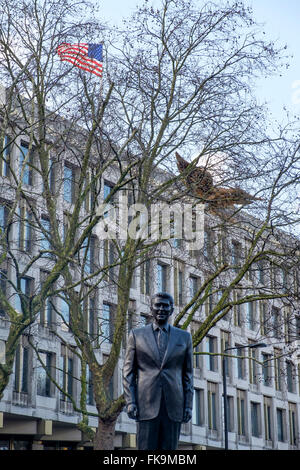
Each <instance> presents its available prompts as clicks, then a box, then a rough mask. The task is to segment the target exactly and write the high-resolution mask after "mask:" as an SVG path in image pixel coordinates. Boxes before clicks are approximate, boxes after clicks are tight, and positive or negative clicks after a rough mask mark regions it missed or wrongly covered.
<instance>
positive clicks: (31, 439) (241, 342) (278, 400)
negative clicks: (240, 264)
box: [0, 137, 300, 449]
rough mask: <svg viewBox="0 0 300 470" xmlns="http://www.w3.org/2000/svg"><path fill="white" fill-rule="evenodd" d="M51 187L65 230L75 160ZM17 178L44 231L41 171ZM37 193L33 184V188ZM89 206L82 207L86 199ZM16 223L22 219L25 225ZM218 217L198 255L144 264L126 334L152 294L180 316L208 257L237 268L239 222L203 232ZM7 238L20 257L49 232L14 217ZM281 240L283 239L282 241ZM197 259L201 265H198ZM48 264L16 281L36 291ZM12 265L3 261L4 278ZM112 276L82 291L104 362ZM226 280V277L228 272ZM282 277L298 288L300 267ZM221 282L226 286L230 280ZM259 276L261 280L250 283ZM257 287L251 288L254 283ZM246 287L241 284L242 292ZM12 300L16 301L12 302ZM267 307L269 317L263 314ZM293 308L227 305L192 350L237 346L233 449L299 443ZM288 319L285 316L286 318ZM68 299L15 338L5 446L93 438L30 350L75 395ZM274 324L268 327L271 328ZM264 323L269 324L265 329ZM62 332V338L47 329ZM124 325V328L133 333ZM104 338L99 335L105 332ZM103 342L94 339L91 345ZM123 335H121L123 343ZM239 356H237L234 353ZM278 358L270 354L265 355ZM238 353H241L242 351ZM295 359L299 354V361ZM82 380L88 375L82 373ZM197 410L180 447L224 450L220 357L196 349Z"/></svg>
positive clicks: (180, 249) (5, 190) (80, 444)
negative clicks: (170, 302) (166, 296)
mask: <svg viewBox="0 0 300 470" xmlns="http://www.w3.org/2000/svg"><path fill="white" fill-rule="evenodd" d="M27 151H28V146H27V143H26V139H25V138H24V139H22V138H21V137H19V138H18V141H17V142H15V143H14V145H11V147H10V149H9V153H10V155H9V157H10V163H11V165H12V167H13V168H14V171H15V172H16V173H17V172H18V165H20V163H21V162H22V158H23V157H24V155H26V154H27ZM53 171H54V174H53V176H52V180H51V181H52V183H53V184H54V185H56V187H59V188H60V189H59V203H58V207H59V211H60V212H59V214H58V218H59V220H60V221H61V230H62V231H63V230H64V225H65V224H66V223H67V213H68V211H71V210H72V197H73V196H72V195H73V193H74V187H73V184H74V181H75V179H76V163H74V161H69V160H68V159H67V158H66V159H65V160H64V161H61V163H60V165H58V166H57V167H56V168H54V169H53ZM0 175H1V176H0V184H1V199H0V226H1V227H4V225H5V217H6V208H5V205H6V203H7V202H9V201H10V200H12V199H13V190H12V189H11V187H10V184H9V179H10V177H11V176H10V174H9V171H8V168H7V166H6V164H5V162H3V161H2V164H1V168H0ZM23 178H24V179H23V183H24V185H27V186H26V187H27V188H28V189H29V190H30V188H32V198H35V199H36V201H37V204H38V205H39V207H40V208H41V209H40V217H41V219H42V220H43V224H44V226H45V227H47V224H48V223H49V221H48V220H47V217H46V215H45V214H44V213H43V204H42V199H41V198H42V182H41V181H40V180H39V175H38V174H33V173H32V172H30V171H29V170H28V171H26V172H25V173H24V176H23ZM113 184H114V175H113V173H109V172H107V175H106V177H105V179H104V180H103V181H102V188H103V191H102V196H103V197H105V196H106V195H107V193H108V192H109V191H110V190H111V188H112V186H113ZM33 189H34V191H33ZM18 210H19V211H20V213H21V212H22V211H23V212H24V213H26V210H27V209H26V207H25V206H22V205H20V207H19V208H18ZM86 210H87V211H88V203H87V206H86ZM22 220H23V222H22ZM250 220H251V226H253V223H254V222H253V221H254V219H252V218H250V216H249V215H247V214H244V221H243V226H244V227H246V228H247V224H248V222H249V226H250ZM212 221H213V218H209V219H208V221H207V224H206V227H205V237H204V246H203V249H202V250H198V251H197V252H195V253H194V252H187V250H186V249H185V246H184V242H180V241H178V240H172V242H171V243H166V244H165V245H164V252H163V254H164V256H163V257H162V256H159V254H158V255H157V258H156V259H152V260H148V261H147V262H146V263H145V264H144V265H143V266H142V267H140V268H138V269H137V270H136V273H135V276H134V280H133V282H132V286H131V292H130V299H131V300H130V305H129V317H128V331H129V330H130V328H133V327H135V326H137V325H142V324H145V323H146V322H148V321H149V303H150V295H151V294H153V293H154V292H157V291H161V290H166V291H168V292H170V293H171V294H172V295H173V296H174V299H175V312H174V314H173V317H175V316H176V313H178V312H179V310H180V307H181V306H183V305H185V304H186V303H187V302H188V301H189V300H190V299H191V298H192V297H193V295H194V293H195V292H196V290H197V288H198V287H199V285H200V282H201V281H203V279H205V277H206V276H207V273H208V272H209V270H210V269H211V268H210V265H211V263H212V262H218V259H219V258H220V257H223V256H229V257H230V258H231V260H232V262H233V263H236V262H237V261H238V258H242V257H243V256H244V255H245V252H246V250H247V238H246V237H245V231H241V229H240V228H236V229H234V230H232V231H231V232H227V233H226V236H224V237H222V238H218V239H217V238H216V233H214V232H213V231H212V230H210V226H211V224H212ZM10 237H11V239H12V240H14V241H15V243H16V246H18V254H17V255H16V256H19V257H20V261H21V262H22V257H23V256H24V253H26V252H32V253H33V254H34V253H35V251H36V250H39V249H41V248H42V249H43V248H44V249H47V243H49V242H48V241H47V240H46V239H45V238H43V237H41V236H39V237H38V235H37V234H35V233H33V231H32V230H31V229H30V226H29V225H28V224H26V217H24V218H21V219H20V221H19V222H18V223H15V224H13V227H12V230H11V232H10ZM287 240H288V238H287ZM109 256H110V244H109V243H107V242H105V243H102V242H100V241H99V240H97V236H96V234H94V237H93V239H92V244H91V252H90V259H91V260H93V262H94V263H96V264H97V263H99V264H101V263H104V262H105V259H109ZM195 260H196V261H195ZM49 263H50V264H51V259H49V258H47V257H44V258H43V257H42V258H41V259H40V261H39V263H37V264H35V267H34V268H33V269H32V270H29V271H28V273H27V274H26V276H25V277H24V278H22V285H21V288H22V291H23V292H34V290H35V287H36V286H37V285H38V284H39V283H42V282H43V276H44V275H45V271H47V266H49ZM9 270H10V267H9V266H8V265H7V266H4V265H3V266H1V273H2V274H3V272H4V271H6V274H7V276H8V277H9V276H10V275H13V274H11V273H10V272H9ZM270 273H271V271H270V269H269V267H266V266H265V267H264V270H262V269H260V267H259V266H257V270H256V272H255V273H254V272H252V273H248V275H247V278H246V279H245V282H247V283H251V285H252V286H254V287H253V288H255V289H258V290H259V289H260V287H261V286H263V285H265V284H267V283H272V282H276V279H275V281H274V279H273V273H271V274H270ZM113 276H114V272H113V270H111V272H110V273H109V274H108V277H107V279H106V280H104V281H103V283H102V284H101V287H99V288H98V289H96V291H95V293H94V295H93V297H90V298H89V301H88V305H87V306H86V312H87V328H89V331H90V333H91V334H93V333H95V338H96V339H95V348H96V349H97V355H98V358H99V361H104V360H105V357H106V356H107V355H108V353H109V350H110V347H111V346H110V342H109V337H110V329H111V328H113V322H112V320H111V319H112V317H113V315H112V314H113V310H114V308H115V306H116V304H117V297H116V289H115V288H114V286H113V283H112V282H111V281H112V280H113ZM226 276H229V274H226ZM274 276H281V283H282V286H283V287H284V288H286V289H290V288H291V286H294V285H297V273H295V272H288V273H285V272H281V273H280V272H277V273H275V274H274ZM223 281H224V282H225V281H226V282H228V279H227V278H223ZM1 282H2V286H3V288H5V292H6V295H7V296H9V297H10V298H11V302H14V305H15V307H16V309H18V303H19V302H20V299H19V298H18V296H17V295H16V294H14V293H13V291H12V290H11V289H10V286H9V285H8V284H7V283H6V285H5V286H4V284H3V275H2V280H1ZM218 282H219V286H218V287H219V291H218V292H216V294H215V295H214V296H213V295H212V296H210V297H209V298H208V300H207V301H206V302H205V304H204V305H203V307H202V309H200V310H198V311H197V313H196V315H195V317H194V320H193V323H192V327H191V329H192V330H193V329H196V328H197V325H198V324H199V323H201V319H202V318H203V316H207V315H208V314H209V312H210V310H211V308H212V307H213V305H214V302H216V301H217V300H218V298H219V295H220V293H222V279H221V280H220V279H219V281H218ZM255 283H256V284H255ZM254 284H255V285H254ZM243 287H244V285H243V282H242V283H241V289H243ZM13 296H14V297H15V298H13ZM270 312H271V313H270ZM295 313H297V309H296V307H291V306H290V305H286V306H283V304H282V302H281V301H280V300H278V301H276V300H274V301H272V302H268V301H265V302H261V301H257V302H248V303H243V304H241V305H236V306H235V307H234V309H232V311H231V312H230V313H229V314H228V315H227V316H226V317H225V318H223V319H221V320H220V321H219V322H218V323H217V324H216V325H215V326H214V327H213V328H212V329H211V330H210V331H209V334H208V335H207V337H206V338H205V340H204V341H203V342H202V343H201V344H200V345H198V346H197V347H196V348H195V352H209V353H220V352H221V351H223V350H224V348H227V347H236V348H237V349H235V350H233V351H232V352H231V357H228V358H227V359H226V364H227V393H228V430H229V448H232V449H297V448H299V445H300V444H299V418H300V415H299V412H300V369H299V368H298V364H297V358H293V357H292V358H291V357H289V356H286V352H287V351H288V350H289V347H290V346H291V344H293V345H295V338H296V337H297V336H295V335H294V336H293V338H291V334H292V333H291V331H292V330H293V331H296V335H298V332H299V327H300V321H299V320H298V318H297V315H296V314H295ZM290 317H291V318H293V320H292V321H291V322H290V323H289V322H287V321H285V319H286V318H290ZM67 323H68V305H67V304H66V302H65V301H64V300H63V299H62V298H56V299H54V305H53V304H52V303H50V302H47V303H46V305H45V308H44V309H43V311H41V312H40V315H39V316H38V318H37V320H36V322H35V323H34V325H32V326H30V328H29V329H28V330H26V331H25V333H24V335H23V336H22V338H21V341H20V342H19V345H18V350H17V355H16V359H15V368H14V374H13V376H12V377H11V379H10V382H9V385H8V387H7V388H6V390H5V393H4V397H3V399H2V400H1V402H0V449H83V448H84V449H89V448H91V442H89V441H88V439H87V438H86V436H84V435H82V433H81V432H80V431H79V430H78V428H77V427H76V424H77V423H78V421H79V413H78V412H77V411H74V409H73V406H72V403H71V402H70V401H68V400H67V398H66V397H65V396H64V394H63V393H61V392H60V391H59V390H58V389H57V388H56V387H55V385H54V384H53V383H52V382H51V381H50V379H49V377H48V376H47V374H46V372H45V370H44V369H43V367H41V365H40V362H39V360H38V357H37V353H36V352H35V351H34V350H33V349H32V347H31V344H30V343H31V342H32V339H34V344H35V347H36V350H37V352H38V354H39V356H40V359H42V360H43V362H44V364H46V367H47V370H48V371H52V374H54V377H55V379H56V381H57V382H58V383H59V384H60V386H61V387H62V388H63V389H64V390H67V391H68V393H70V394H71V395H72V396H73V397H74V399H75V401H76V402H79V393H80V388H79V381H78V380H76V377H79V368H80V364H79V361H78V358H77V356H76V354H75V353H74V354H72V353H70V350H67V349H66V348H65V347H64V345H63V344H62V341H61V339H63V340H64V341H66V342H67V343H68V344H71V345H74V347H75V342H74V339H73V338H72V335H71V333H70V331H69V330H68V327H67ZM8 325H9V324H8V319H7V318H6V316H5V313H4V312H3V311H1V312H0V354H2V358H3V354H4V350H5V341H6V338H7V329H8ZM99 325H100V326H101V335H102V337H103V338H102V341H100V342H99V336H98V332H99V331H98V328H99ZM270 329H271V330H272V332H273V334H272V335H268V332H269V331H270ZM267 330H268V331H267ZM54 331H55V332H57V333H59V336H57V335H55V334H54ZM128 331H127V333H128ZM101 335H100V336H101ZM262 340H264V341H265V342H266V343H267V347H265V348H260V349H253V350H251V349H249V350H248V349H245V348H241V346H245V345H247V344H248V343H249V342H257V341H262ZM97 341H98V342H97ZM125 345H126V339H124V347H123V353H124V348H125ZM123 353H122V355H121V357H120V360H119V367H118V369H117V370H116V371H115V375H114V379H113V382H112V384H111V393H112V394H113V395H114V396H116V397H117V396H119V394H121V393H122V381H121V374H122V364H123ZM235 355H237V356H238V357H234V356H235ZM249 355H252V358H255V359H257V360H259V361H260V362H264V365H262V364H259V363H258V362H256V361H253V360H252V358H251V357H249ZM274 355H275V357H276V358H275V359H274V360H272V358H273V357H274ZM243 356H244V357H243ZM294 359H295V360H294ZM87 380H89V372H88V371H87ZM194 387H195V393H194V409H193V418H192V421H191V422H190V423H188V424H185V425H183V426H182V432H181V436H180V449H218V448H222V447H224V431H223V429H224V423H223V401H222V363H221V355H217V354H216V355H213V354H210V355H202V354H199V355H197V354H195V356H194ZM87 408H88V410H89V411H91V412H94V413H96V407H95V406H94V402H93V386H92V382H91V381H90V383H89V394H88V405H87ZM89 423H90V425H91V426H92V427H94V428H95V427H96V426H97V419H96V418H94V417H90V420H89ZM135 426H136V425H135V423H134V422H133V421H132V420H129V419H128V417H127V415H126V413H124V412H122V413H121V415H120V416H119V419H118V422H117V426H116V436H115V448H134V447H135V431H136V427H135Z"/></svg>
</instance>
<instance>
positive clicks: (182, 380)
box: [123, 324, 193, 422]
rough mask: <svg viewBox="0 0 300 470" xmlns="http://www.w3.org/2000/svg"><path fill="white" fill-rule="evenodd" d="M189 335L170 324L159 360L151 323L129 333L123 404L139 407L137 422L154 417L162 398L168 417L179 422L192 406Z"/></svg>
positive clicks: (191, 363)
mask: <svg viewBox="0 0 300 470" xmlns="http://www.w3.org/2000/svg"><path fill="white" fill-rule="evenodd" d="M192 351H193V350H192V337H191V335H190V333H188V332H187V331H184V330H181V329H179V328H175V327H173V326H171V325H170V332H169V340H168V345H167V349H166V353H165V355H164V359H163V361H162V363H161V362H160V358H159V352H158V347H157V343H156V339H155V337H154V331H153V327H152V324H149V325H147V326H145V327H143V328H138V329H135V330H132V331H131V332H130V335H129V338H128V343H127V349H126V355H125V360H124V368H123V388H124V396H125V400H126V404H127V405H130V404H135V405H136V406H137V408H138V421H142V420H149V419H153V418H156V417H157V415H158V413H159V409H160V403H161V398H162V393H163V394H164V397H165V402H166V407H167V412H168V416H169V418H170V419H171V420H173V421H177V422H182V420H183V412H184V409H185V408H186V407H187V408H190V409H192V406H193V355H192V354H193V352H192Z"/></svg>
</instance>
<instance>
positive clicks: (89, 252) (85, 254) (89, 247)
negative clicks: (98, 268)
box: [81, 236, 108, 274]
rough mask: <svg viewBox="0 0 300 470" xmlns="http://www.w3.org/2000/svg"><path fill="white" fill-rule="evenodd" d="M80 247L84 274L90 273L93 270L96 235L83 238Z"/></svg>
mask: <svg viewBox="0 0 300 470" xmlns="http://www.w3.org/2000/svg"><path fill="white" fill-rule="evenodd" d="M106 241H108V240H106ZM81 248H82V262H83V263H84V271H85V273H86V274H92V273H93V272H94V270H95V259H96V256H95V251H96V237H93V236H90V237H87V238H86V239H85V240H84V242H83V244H82V247H81Z"/></svg>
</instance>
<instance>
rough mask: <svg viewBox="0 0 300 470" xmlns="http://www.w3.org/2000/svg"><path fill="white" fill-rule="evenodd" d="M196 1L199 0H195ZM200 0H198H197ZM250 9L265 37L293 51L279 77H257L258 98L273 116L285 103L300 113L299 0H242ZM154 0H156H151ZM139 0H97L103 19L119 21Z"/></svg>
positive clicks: (282, 115) (280, 112)
mask: <svg viewBox="0 0 300 470" xmlns="http://www.w3.org/2000/svg"><path fill="white" fill-rule="evenodd" d="M199 1H200V0H199ZM201 1H202V0H201ZM245 1H246V4H248V5H251V6H252V8H253V10H254V17H255V18H256V20H257V21H258V22H260V23H264V31H265V32H266V37H269V38H273V39H278V40H279V41H280V44H282V45H285V44H287V46H288V51H289V52H290V53H292V54H293V56H294V57H293V58H292V59H290V67H289V68H288V69H285V70H282V71H281V74H282V77H271V78H268V79H263V80H260V81H259V82H258V84H257V97H258V99H259V101H265V100H266V101H267V102H268V103H269V107H270V109H271V111H272V113H273V115H274V117H275V118H277V119H279V120H281V118H283V117H284V111H283V107H284V106H285V107H286V108H287V109H288V110H289V111H290V112H291V113H292V114H296V115H299V114H300V46H299V42H300V41H299V36H300V33H299V30H300V1H299V0H245ZM155 2H156V3H158V0H155ZM138 3H142V1H140V2H139V0H101V9H102V11H103V19H104V20H111V21H113V22H119V21H120V20H121V19H122V17H124V16H127V15H129V14H130V13H132V11H133V10H134V8H135V5H137V4H138Z"/></svg>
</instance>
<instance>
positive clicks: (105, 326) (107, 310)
mask: <svg viewBox="0 0 300 470" xmlns="http://www.w3.org/2000/svg"><path fill="white" fill-rule="evenodd" d="M111 330H112V306H111V305H110V304H107V303H103V308H102V318H101V321H100V331H101V337H102V338H103V341H105V342H111V340H112V331H111Z"/></svg>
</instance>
